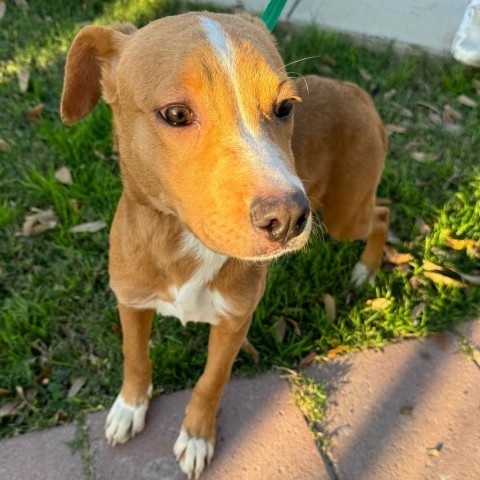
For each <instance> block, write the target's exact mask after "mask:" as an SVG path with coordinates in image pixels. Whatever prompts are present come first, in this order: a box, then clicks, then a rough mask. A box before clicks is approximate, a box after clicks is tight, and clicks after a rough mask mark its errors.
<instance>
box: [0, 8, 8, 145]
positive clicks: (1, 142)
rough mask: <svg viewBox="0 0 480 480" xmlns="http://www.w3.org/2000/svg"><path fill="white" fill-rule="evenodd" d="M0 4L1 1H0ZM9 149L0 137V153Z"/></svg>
mask: <svg viewBox="0 0 480 480" xmlns="http://www.w3.org/2000/svg"><path fill="white" fill-rule="evenodd" d="M0 5H1V3H0ZM8 151H10V145H9V144H8V143H7V142H6V141H5V140H2V139H1V138H0V153H5V152H8Z"/></svg>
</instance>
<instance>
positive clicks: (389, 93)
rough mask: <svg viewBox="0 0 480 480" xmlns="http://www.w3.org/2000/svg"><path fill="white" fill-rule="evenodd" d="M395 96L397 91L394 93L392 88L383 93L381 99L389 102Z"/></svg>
mask: <svg viewBox="0 0 480 480" xmlns="http://www.w3.org/2000/svg"><path fill="white" fill-rule="evenodd" d="M396 94H397V91H396V90H395V89H394V88H392V89H391V90H388V91H387V92H385V93H384V94H383V98H384V99H385V100H390V99H391V98H393V97H394V96H395V95H396Z"/></svg>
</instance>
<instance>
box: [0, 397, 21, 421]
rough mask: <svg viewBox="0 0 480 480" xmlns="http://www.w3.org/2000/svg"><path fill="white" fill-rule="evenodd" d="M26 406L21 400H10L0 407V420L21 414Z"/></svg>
mask: <svg viewBox="0 0 480 480" xmlns="http://www.w3.org/2000/svg"><path fill="white" fill-rule="evenodd" d="M25 406H26V404H25V402H24V401H22V400H12V401H10V402H7V403H5V404H4V405H2V407H0V418H3V417H8V416H9V415H18V414H20V413H22V411H23V409H24V408H25Z"/></svg>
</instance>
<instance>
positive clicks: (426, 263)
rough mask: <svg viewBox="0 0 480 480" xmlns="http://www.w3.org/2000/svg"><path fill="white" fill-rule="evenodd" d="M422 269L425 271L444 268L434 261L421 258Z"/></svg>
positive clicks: (439, 270)
mask: <svg viewBox="0 0 480 480" xmlns="http://www.w3.org/2000/svg"><path fill="white" fill-rule="evenodd" d="M422 263H423V269H424V270H425V271H426V272H444V271H445V269H444V268H443V267H441V266H440V265H437V264H436V263H433V262H430V261H429V260H423V261H422Z"/></svg>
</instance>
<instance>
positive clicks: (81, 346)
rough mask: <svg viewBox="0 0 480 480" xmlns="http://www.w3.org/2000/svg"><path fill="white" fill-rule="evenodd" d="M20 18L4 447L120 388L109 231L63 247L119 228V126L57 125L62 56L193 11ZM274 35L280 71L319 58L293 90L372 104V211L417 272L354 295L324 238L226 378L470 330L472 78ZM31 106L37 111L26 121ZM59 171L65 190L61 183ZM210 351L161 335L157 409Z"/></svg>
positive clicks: (98, 403) (16, 15)
mask: <svg viewBox="0 0 480 480" xmlns="http://www.w3.org/2000/svg"><path fill="white" fill-rule="evenodd" d="M17 3H19V4H21V3H22V2H8V4H7V8H6V12H5V16H4V18H3V19H2V20H0V139H1V140H3V142H1V141H0V437H6V436H12V435H15V434H18V433H21V432H25V431H29V430H35V429H40V428H45V427H48V426H51V425H54V424H57V423H63V422H66V421H70V420H72V419H74V418H75V417H78V416H81V415H82V414H84V413H85V412H88V411H93V410H97V409H102V408H107V407H109V406H110V405H111V403H112V401H113V399H114V397H115V395H116V393H117V391H118V389H119V386H120V382H121V361H122V356H121V340H120V337H121V333H120V327H119V321H118V318H117V313H116V308H115V299H114V296H113V294H112V293H111V291H110V290H109V287H108V268H107V267H108V265H107V256H108V227H107V228H104V229H101V230H99V231H98V232H95V233H91V232H87V233H72V232H71V231H70V229H71V228H72V227H74V226H76V225H78V224H81V223H84V222H92V221H104V222H106V224H107V225H109V224H110V222H111V219H112V216H113V213H114V210H115V206H116V203H117V200H118V198H119V195H120V191H121V183H120V179H119V175H118V168H117V163H116V154H115V152H113V151H112V135H111V115H110V112H109V109H108V107H107V106H106V105H103V104H102V105H100V106H99V107H98V108H97V109H96V110H95V111H94V113H93V114H92V115H90V116H89V117H87V118H86V119H85V120H84V121H82V122H80V124H78V125H76V126H74V127H66V126H64V125H63V124H62V123H61V121H60V118H59V99H60V94H61V88H62V77H63V66H64V62H65V56H66V53H67V50H68V46H69V44H70V42H71V40H72V38H73V36H74V34H75V33H76V32H77V31H78V30H79V28H80V27H81V26H82V25H85V24H87V23H91V22H95V23H105V24H108V23H115V22H119V21H125V20H128V21H131V22H133V23H135V24H137V25H139V26H140V25H143V24H145V23H147V22H148V21H149V20H151V19H154V18H157V17H159V16H162V15H166V14H172V13H175V12H179V11H182V10H185V9H187V8H190V6H188V5H185V4H180V3H179V2H177V1H162V0H157V1H155V2H154V1H148V0H139V1H133V0H130V1H127V0H123V1H120V0H111V1H105V2H102V1H97V0H85V1H83V2H77V1H61V0H50V1H45V0H29V3H28V9H27V8H22V7H21V6H17ZM196 8H198V5H197V7H196ZM275 33H276V35H277V36H278V40H279V46H280V50H281V52H282V55H283V57H284V59H285V62H286V63H289V62H294V61H296V60H299V59H302V58H305V57H315V58H312V59H309V60H305V61H300V62H298V63H294V64H292V65H291V66H290V67H289V70H290V71H291V74H292V75H298V74H306V73H319V74H322V75H327V76H331V77H334V78H338V79H344V80H349V81H353V82H356V83H358V84H359V85H361V86H362V87H364V88H366V89H367V90H369V91H370V92H371V93H372V95H373V96H374V98H375V101H376V104H377V108H378V110H379V112H380V114H381V116H382V118H383V120H384V122H385V124H389V125H390V127H389V129H390V130H391V131H392V133H391V135H390V150H389V154H388V161H387V166H386V169H385V172H384V175H383V180H382V183H381V185H380V190H379V196H380V197H384V198H387V199H388V200H389V201H390V208H391V212H392V218H391V241H392V246H393V247H394V248H395V249H396V250H397V251H398V252H401V253H405V254H410V257H403V258H400V260H398V258H397V260H395V258H393V257H395V255H394V254H395V252H394V251H390V252H389V258H390V260H391V261H393V262H394V261H397V263H398V261H400V262H403V263H400V264H399V265H394V264H393V263H391V262H386V264H385V266H384V268H383V269H382V271H381V272H380V273H379V277H378V279H377V282H376V283H375V284H374V285H373V286H366V287H365V288H364V289H362V290H359V291H354V290H353V289H352V288H351V286H350V284H349V277H350V272H351V269H352V267H353V265H354V264H355V262H356V261H357V259H358V256H359V254H360V252H361V247H362V245H361V243H360V242H351V243H342V244H339V243H335V242H333V241H331V240H329V239H328V237H327V236H325V237H324V238H320V237H317V238H314V240H313V241H312V243H311V246H310V248H309V250H308V251H305V252H302V253H299V254H297V255H293V256H290V257H289V258H285V259H281V260H279V261H278V262H276V263H275V264H274V265H273V266H272V268H271V272H270V274H269V279H268V284H267V289H266V293H265V297H264V299H263V300H262V302H261V305H260V306H259V308H258V310H257V312H256V314H255V318H254V321H253V325H252V328H251V330H250V334H249V338H250V341H251V342H252V344H253V345H254V346H255V347H256V348H257V350H258V351H259V353H260V362H259V363H258V364H255V363H254V362H253V359H252V357H251V356H249V355H248V354H246V353H241V354H240V356H239V358H238V360H237V361H236V364H235V368H234V374H235V375H249V374H253V373H255V372H259V371H262V370H265V369H268V368H270V367H271V366H272V365H281V366H285V367H289V368H296V367H297V366H298V364H299V362H301V361H302V359H304V358H305V357H306V356H308V355H309V354H311V352H314V353H315V354H316V355H317V356H318V357H319V358H321V357H324V356H325V355H327V354H328V352H331V351H332V350H333V352H334V353H333V354H332V353H331V355H332V356H333V355H335V353H336V352H340V351H343V350H345V349H347V350H354V349H359V348H366V347H374V346H382V345H385V344H386V343H388V342H391V341H395V340H398V339H401V338H405V337H412V336H423V335H426V334H428V333H429V332H437V331H443V330H447V329H451V328H454V327H455V325H457V324H459V323H460V322H463V321H465V320H466V319H468V318H471V317H473V316H476V315H478V313H479V307H478V305H479V301H480V287H478V286H477V285H478V283H479V274H480V264H479V259H480V202H479V200H480V167H479V163H478V156H479V152H480V128H479V125H480V107H478V106H476V107H475V106H474V103H475V102H476V103H477V104H480V86H479V85H480V72H475V71H473V70H468V69H466V68H464V67H462V66H460V65H458V64H455V63H453V62H451V61H446V60H444V61H440V60H436V59H432V58H427V57H423V56H414V57H409V56H407V57H398V56H396V55H395V54H394V53H393V51H392V49H391V48H389V47H385V49H384V50H383V51H382V52H377V53H372V52H369V51H367V50H363V49H361V48H359V47H356V46H353V45H352V44H350V43H349V42H348V41H347V40H346V39H345V38H343V37H341V36H337V35H334V34H330V33H329V34H326V33H322V32H320V31H318V30H317V29H315V28H314V27H305V28H293V27H291V26H287V25H280V26H279V27H278V28H277V29H276V31H275ZM25 71H28V72H29V82H28V85H27V89H26V91H25V92H21V89H20V87H19V82H18V77H19V74H20V76H22V75H25V74H22V73H21V72H25ZM39 104H43V105H44V109H43V111H42V112H41V113H40V114H38V113H39V109H41V108H42V107H39V108H37V110H34V111H33V113H32V109H34V108H35V107H37V106H38V105H39ZM445 105H448V106H449V107H448V106H447V107H445ZM62 166H66V167H67V168H68V169H69V171H70V172H71V176H72V183H71V184H64V183H61V182H60V181H58V180H57V179H56V178H55V172H56V171H57V170H58V169H59V168H60V167H62ZM32 208H37V209H40V210H48V209H51V210H52V213H53V214H54V215H55V217H56V218H57V219H58V220H57V222H56V225H55V227H54V228H52V229H49V230H46V231H45V232H43V233H41V234H39V235H37V236H21V235H19V233H20V232H22V225H23V223H24V220H25V217H26V216H28V215H31V214H32V211H31V209H32ZM51 219H53V217H52V218H51ZM53 223H55V222H53ZM53 223H52V225H53ZM459 272H461V273H459ZM462 274H466V275H470V276H465V275H463V276H462ZM476 284H477V285H476ZM326 294H328V295H327V297H325V295H326ZM325 298H327V300H325ZM376 299H380V300H376ZM372 300H375V301H374V302H372ZM325 303H326V304H327V306H328V308H326V307H325ZM333 303H334V304H335V307H336V308H335V313H334V312H333V310H332V308H331V306H332V304H333ZM207 335H208V328H207V327H206V326H202V325H189V326H187V327H186V328H183V327H181V325H180V323H179V322H177V321H174V320H171V319H162V318H159V319H158V320H157V321H156V322H155V325H154V329H153V334H152V342H151V356H152V359H153V362H154V388H155V390H156V392H167V391H172V390H175V389H180V388H184V387H186V386H192V385H193V384H194V383H195V381H196V379H197V378H198V376H199V374H200V372H201V371H202V367H203V365H204V362H205V352H206V341H207ZM2 406H3V408H2ZM7 410H8V411H9V412H10V413H9V414H8V415H7V413H6V412H7Z"/></svg>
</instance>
